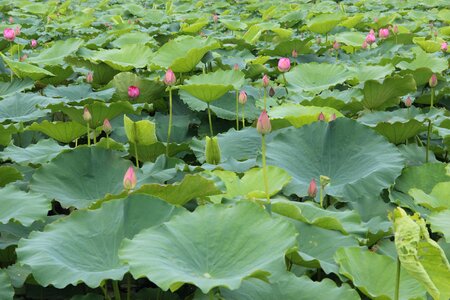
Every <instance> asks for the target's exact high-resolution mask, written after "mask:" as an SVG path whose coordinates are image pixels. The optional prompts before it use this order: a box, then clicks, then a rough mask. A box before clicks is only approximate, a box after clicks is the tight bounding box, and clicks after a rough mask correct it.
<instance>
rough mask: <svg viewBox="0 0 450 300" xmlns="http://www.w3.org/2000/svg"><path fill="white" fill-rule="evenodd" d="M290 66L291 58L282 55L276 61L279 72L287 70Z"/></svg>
mask: <svg viewBox="0 0 450 300" xmlns="http://www.w3.org/2000/svg"><path fill="white" fill-rule="evenodd" d="M290 68H291V60H290V59H289V58H287V57H282V58H280V60H279V61H278V70H279V71H280V72H287V71H289V69H290Z"/></svg>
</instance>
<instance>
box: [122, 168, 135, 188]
mask: <svg viewBox="0 0 450 300" xmlns="http://www.w3.org/2000/svg"><path fill="white" fill-rule="evenodd" d="M136 184H137V178H136V173H135V172H134V168H133V167H129V168H128V170H127V172H126V173H125V176H124V177H123V187H124V188H125V189H126V190H128V191H129V190H132V189H134V188H135V187H136Z"/></svg>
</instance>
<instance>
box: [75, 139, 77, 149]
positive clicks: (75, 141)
mask: <svg viewBox="0 0 450 300" xmlns="http://www.w3.org/2000/svg"><path fill="white" fill-rule="evenodd" d="M76 147H78V139H75V148H76Z"/></svg>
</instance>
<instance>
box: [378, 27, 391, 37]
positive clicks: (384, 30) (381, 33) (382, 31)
mask: <svg viewBox="0 0 450 300" xmlns="http://www.w3.org/2000/svg"><path fill="white" fill-rule="evenodd" d="M378 36H379V37H380V38H382V39H387V38H388V37H389V29H387V28H381V29H380V31H378Z"/></svg>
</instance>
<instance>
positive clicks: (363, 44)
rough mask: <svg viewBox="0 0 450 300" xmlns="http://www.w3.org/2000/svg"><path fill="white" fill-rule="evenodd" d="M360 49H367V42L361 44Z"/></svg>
mask: <svg viewBox="0 0 450 300" xmlns="http://www.w3.org/2000/svg"><path fill="white" fill-rule="evenodd" d="M361 48H363V49H367V42H366V41H364V42H363V43H362V45H361Z"/></svg>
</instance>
